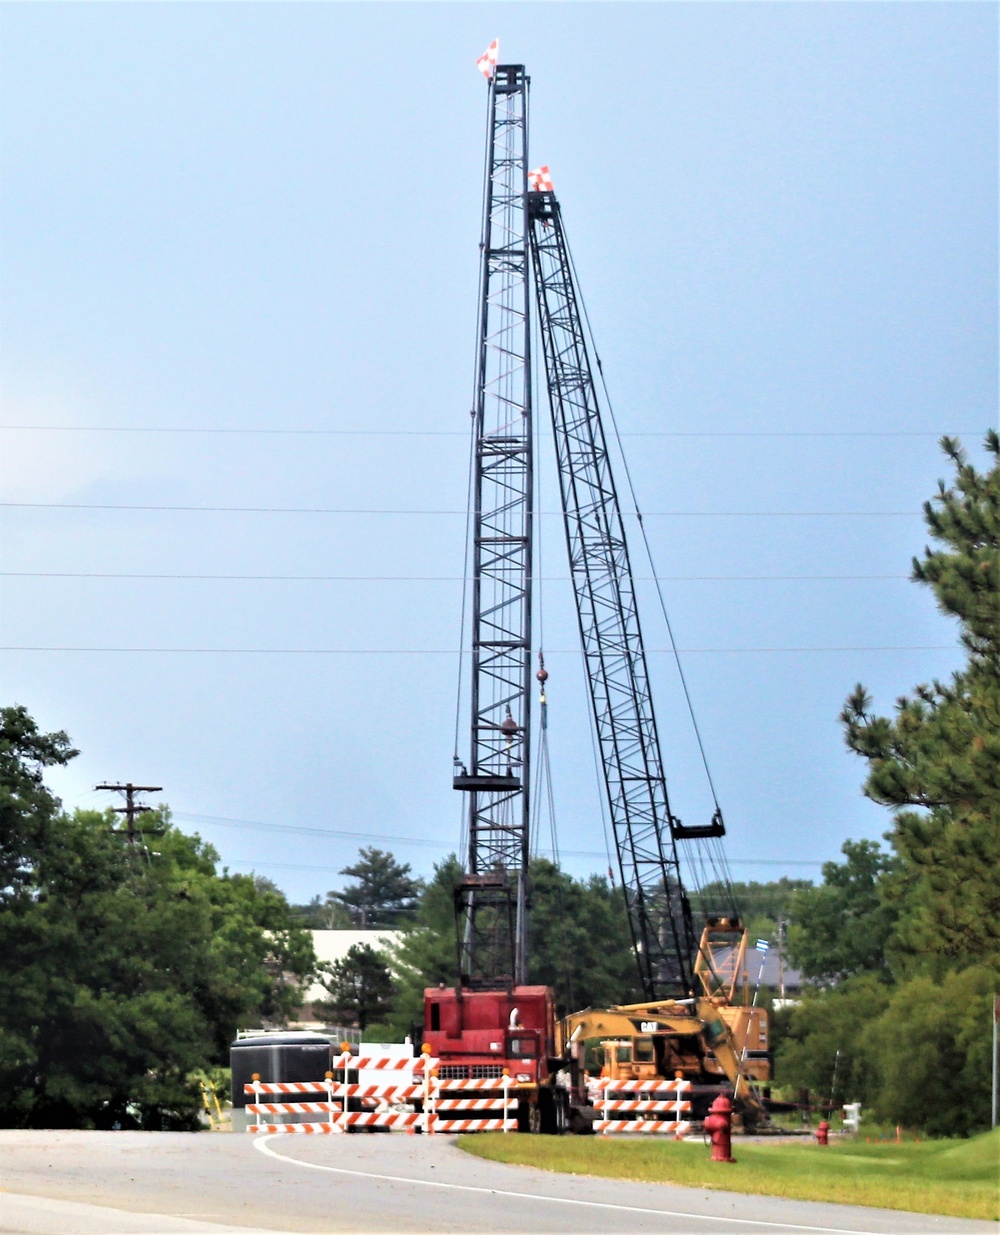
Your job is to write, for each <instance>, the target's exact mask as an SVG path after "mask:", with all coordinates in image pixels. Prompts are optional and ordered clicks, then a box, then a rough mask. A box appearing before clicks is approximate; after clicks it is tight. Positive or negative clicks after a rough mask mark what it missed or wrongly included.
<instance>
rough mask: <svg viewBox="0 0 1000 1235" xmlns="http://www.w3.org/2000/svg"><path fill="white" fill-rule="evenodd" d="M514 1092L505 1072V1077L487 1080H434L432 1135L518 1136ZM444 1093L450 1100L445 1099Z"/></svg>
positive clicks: (434, 1078)
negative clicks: (514, 1134) (507, 1133)
mask: <svg viewBox="0 0 1000 1235" xmlns="http://www.w3.org/2000/svg"><path fill="white" fill-rule="evenodd" d="M511 1088H512V1082H511V1079H510V1074H509V1073H508V1072H507V1071H506V1070H505V1071H504V1075H503V1076H502V1077H497V1078H492V1079H486V1080H441V1079H440V1078H439V1077H437V1076H434V1077H433V1090H434V1098H433V1118H432V1131H433V1132H516V1131H517V1111H516V1100H515V1099H512V1098H511ZM442 1091H444V1092H445V1093H447V1094H448V1095H449V1096H448V1097H446V1098H442V1097H441V1093H442ZM456 1094H457V1096H453V1095H456ZM512 1108H514V1112H513V1114H511V1110H512ZM442 1112H443V1114H442Z"/></svg>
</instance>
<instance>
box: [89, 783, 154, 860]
mask: <svg viewBox="0 0 1000 1235" xmlns="http://www.w3.org/2000/svg"><path fill="white" fill-rule="evenodd" d="M94 788H95V790H96V789H107V790H108V791H109V792H111V793H124V795H125V805H124V806H116V807H114V812H115V814H116V815H124V816H125V826H124V827H123V828H112V831H113V832H115V833H117V834H118V835H120V836H124V837H125V839H126V840H127V842H128V843H129V844H130V845H134V844H135V842H136V838H137V836H138V835H139V829H138V828H137V827H136V823H135V821H136V819H137V818H138V817H139V815H145V814H147V813H148V812H149V811H151V810H152V809H153V808H152V806H144V805H142V804H141V803H139V802H136V800H135V795H136V794H137V793H159V792H160V790H161V789H162V788H163V786H162V785H133V784H132V782H131V781H129V782H128V783H126V784H124V785H95V786H94ZM146 831H147V832H148V833H149V835H150V836H162V835H163V829H162V828H147V829H146Z"/></svg>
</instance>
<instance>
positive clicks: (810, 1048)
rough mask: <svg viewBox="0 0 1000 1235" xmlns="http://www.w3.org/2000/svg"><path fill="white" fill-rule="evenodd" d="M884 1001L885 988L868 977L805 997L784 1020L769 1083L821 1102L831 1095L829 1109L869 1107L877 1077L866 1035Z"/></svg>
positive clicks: (848, 981) (852, 979) (885, 997)
mask: <svg viewBox="0 0 1000 1235" xmlns="http://www.w3.org/2000/svg"><path fill="white" fill-rule="evenodd" d="M889 997H890V995H889V987H888V986H887V984H886V983H885V982H883V981H882V980H881V979H880V978H878V977H876V976H875V975H874V974H866V975H863V976H861V977H856V978H848V979H847V980H846V981H844V982H842V983H841V984H840V985H838V986H837V987H836V988H835V989H834V990H830V991H822V992H819V991H817V992H812V993H809V994H807V995H806V997H805V998H804V999H803V1000H802V1002H801V1003H800V1004H799V1005H798V1006H797V1007H794V1008H792V1009H791V1010H790V1012H789V1014H788V1017H787V1023H786V1024H785V1026H784V1031H783V1033H782V1035H781V1043H780V1045H779V1047H778V1050H777V1056H776V1058H775V1079H776V1080H777V1081H778V1083H779V1084H781V1085H782V1086H786V1087H787V1086H792V1087H794V1088H795V1089H809V1090H811V1092H812V1093H813V1094H815V1095H816V1096H817V1097H818V1098H820V1099H821V1100H822V1101H824V1102H826V1101H829V1100H830V1097H831V1094H832V1096H833V1100H834V1102H835V1103H839V1104H842V1103H844V1102H861V1103H863V1104H864V1105H865V1106H868V1105H870V1104H871V1103H872V1101H873V1100H874V1099H875V1097H876V1096H877V1094H878V1089H879V1072H878V1059H877V1051H876V1050H875V1049H873V1046H872V1043H871V1042H870V1041H869V1038H868V1036H867V1035H868V1031H869V1029H870V1027H871V1025H872V1023H873V1022H874V1021H875V1020H876V1019H877V1018H878V1017H879V1016H880V1015H881V1013H882V1012H883V1011H884V1010H885V1008H886V1007H887V1006H888V1004H889ZM899 1029H900V1032H901V1033H902V1032H905V1030H904V1028H903V1026H900V1027H899ZM835 1072H836V1082H835V1079H834V1073H835Z"/></svg>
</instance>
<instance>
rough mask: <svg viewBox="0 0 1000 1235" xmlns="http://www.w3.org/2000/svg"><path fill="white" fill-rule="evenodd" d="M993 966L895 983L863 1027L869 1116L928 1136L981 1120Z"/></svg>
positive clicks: (986, 1102) (969, 1127)
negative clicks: (873, 1083)
mask: <svg viewBox="0 0 1000 1235" xmlns="http://www.w3.org/2000/svg"><path fill="white" fill-rule="evenodd" d="M996 987H997V974H996V971H995V969H993V968H992V967H989V966H985V965H979V966H973V967H972V968H969V969H964V970H962V971H961V972H955V973H948V974H945V975H944V976H943V977H941V978H940V979H934V978H930V977H928V976H926V975H918V976H917V977H914V978H911V979H910V980H909V981H906V982H903V983H900V985H898V986H897V987H896V988H895V989H894V990H893V991H892V993H891V995H890V997H889V1000H888V1003H887V1005H886V1007H885V1010H884V1012H883V1013H882V1014H881V1016H879V1017H877V1018H875V1019H873V1021H872V1023H871V1025H870V1026H869V1027H868V1029H867V1030H866V1031H865V1035H864V1038H865V1044H866V1047H867V1050H868V1054H869V1055H870V1057H871V1058H873V1059H875V1060H877V1071H878V1077H879V1084H878V1086H877V1088H876V1090H875V1093H874V1095H873V1101H874V1107H875V1114H876V1116H878V1117H880V1118H882V1119H884V1120H886V1121H887V1122H888V1123H893V1124H896V1123H901V1124H905V1125H906V1126H907V1127H916V1128H922V1129H924V1130H925V1131H926V1132H927V1133H928V1134H929V1135H931V1136H968V1135H970V1134H971V1133H973V1132H979V1131H981V1130H983V1129H984V1128H987V1127H988V1126H989V1119H990V1110H989V1107H990V1098H989V1076H990V1052H991V1049H992V1044H991V1021H992V1009H993V994H994V991H995V990H996Z"/></svg>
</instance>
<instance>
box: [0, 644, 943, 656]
mask: <svg viewBox="0 0 1000 1235" xmlns="http://www.w3.org/2000/svg"><path fill="white" fill-rule="evenodd" d="M956 646H957V644H950V643H927V644H902V643H895V644H878V645H871V646H869V645H850V646H848V645H844V646H842V647H838V646H831V647H824V646H820V647H735V648H677V649H674V648H647V649H646V652H647V654H648V655H653V656H661V655H670V656H672V655H673V654H674V652H675V650H676V651H679V652H683V653H685V655H688V654H690V655H701V654H704V655H742V654H745V653H747V654H748V653H764V654H768V653H777V654H784V653H788V654H797V653H801V652H948V651H953V650H954V648H955V647H956ZM0 652H136V653H151V654H160V653H170V654H182V655H186V654H196V655H209V656H454V655H456V652H455V649H454V648H195V647H189V648H176V647H174V648H166V647H82V646H81V647H78V646H70V645H67V644H48V645H41V644H4V645H0ZM462 654H463V655H471V652H468V651H466V652H463V653H462ZM545 655H546V656H575V655H577V652H575V651H573V650H571V649H567V648H555V649H553V648H546V649H545Z"/></svg>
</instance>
